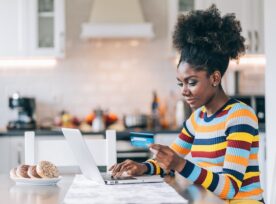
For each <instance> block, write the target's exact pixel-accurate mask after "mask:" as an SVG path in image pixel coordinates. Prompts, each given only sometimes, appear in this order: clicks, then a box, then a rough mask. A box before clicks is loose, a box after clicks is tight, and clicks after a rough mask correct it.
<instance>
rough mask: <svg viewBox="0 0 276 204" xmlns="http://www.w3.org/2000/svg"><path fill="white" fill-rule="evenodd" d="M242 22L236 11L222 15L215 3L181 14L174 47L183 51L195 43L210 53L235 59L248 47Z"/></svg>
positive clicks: (175, 33)
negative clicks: (243, 34) (245, 45)
mask: <svg viewBox="0 0 276 204" xmlns="http://www.w3.org/2000/svg"><path fill="white" fill-rule="evenodd" d="M240 33H241V26H240V22H239V21H238V20H236V18H235V15H234V14H227V15H225V16H223V17H221V15H220V11H219V10H218V9H217V7H216V6H215V5H212V6H211V7H210V8H208V9H207V10H195V11H191V12H190V13H189V14H188V15H180V16H179V18H178V22H177V24H176V27H175V32H174V35H173V44H174V47H175V48H176V49H177V50H179V51H180V52H182V51H183V50H184V49H187V47H196V48H197V49H202V50H205V51H206V52H207V53H212V54H216V55H219V56H220V55H222V56H227V57H228V58H230V59H236V58H238V57H239V55H240V54H243V53H244V51H245V47H244V41H245V40H244V38H243V37H242V36H241V34H240Z"/></svg>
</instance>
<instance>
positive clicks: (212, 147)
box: [192, 142, 227, 152]
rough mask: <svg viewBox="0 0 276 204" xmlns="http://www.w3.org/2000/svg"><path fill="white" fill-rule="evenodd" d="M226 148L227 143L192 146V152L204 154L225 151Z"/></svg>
mask: <svg viewBox="0 0 276 204" xmlns="http://www.w3.org/2000/svg"><path fill="white" fill-rule="evenodd" d="M226 146H227V142H221V143H219V144H212V145H193V147H192V150H193V151H204V152H213V151H217V150H221V149H225V148H226Z"/></svg>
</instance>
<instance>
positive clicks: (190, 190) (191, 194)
mask: <svg viewBox="0 0 276 204" xmlns="http://www.w3.org/2000/svg"><path fill="white" fill-rule="evenodd" d="M73 178H74V175H73V174H72V175H62V179H61V181H60V182H58V184H57V185H56V186H22V185H15V183H14V182H13V181H12V180H11V179H10V178H9V176H8V174H0V181H1V183H0V195H1V196H0V203H9V204H35V203H40V204H46V203H47V204H58V203H62V201H63V199H64V197H65V194H66V192H67V191H68V189H69V187H70V185H71V184H72V181H73ZM165 180H166V182H167V183H168V184H169V185H170V186H172V187H173V188H174V189H175V190H176V191H177V192H178V193H179V194H180V195H181V196H182V197H184V198H185V199H186V200H188V203H194V204H195V203H202V204H207V203H208V204H210V203H212V204H223V203H226V202H225V201H223V200H221V199H219V198H218V197H217V196H215V195H214V194H213V193H211V192H210V191H207V190H206V189H204V188H202V187H200V186H198V185H194V184H190V183H189V182H188V181H187V180H186V179H184V178H183V177H180V176H177V177H174V178H173V177H167V178H165ZM136 185H143V184H136ZM130 202H131V201H130Z"/></svg>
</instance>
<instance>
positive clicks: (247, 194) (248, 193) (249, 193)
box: [235, 188, 263, 199]
mask: <svg viewBox="0 0 276 204" xmlns="http://www.w3.org/2000/svg"><path fill="white" fill-rule="evenodd" d="M262 192H263V190H262V189H260V188H257V189H254V190H251V191H246V192H241V191H240V192H239V193H238V194H237V195H236V196H235V199H239V198H246V197H250V196H255V195H259V194H261V193H262Z"/></svg>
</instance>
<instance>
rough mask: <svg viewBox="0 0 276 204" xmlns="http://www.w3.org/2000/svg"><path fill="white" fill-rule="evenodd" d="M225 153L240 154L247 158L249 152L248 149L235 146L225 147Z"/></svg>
mask: <svg viewBox="0 0 276 204" xmlns="http://www.w3.org/2000/svg"><path fill="white" fill-rule="evenodd" d="M225 154H231V155H235V156H241V157H244V158H248V157H249V154H250V152H249V151H248V150H244V149H239V148H235V147H227V150H226V153H225Z"/></svg>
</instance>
